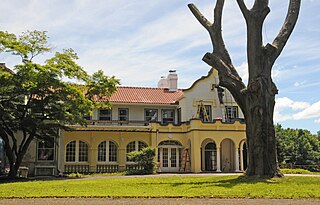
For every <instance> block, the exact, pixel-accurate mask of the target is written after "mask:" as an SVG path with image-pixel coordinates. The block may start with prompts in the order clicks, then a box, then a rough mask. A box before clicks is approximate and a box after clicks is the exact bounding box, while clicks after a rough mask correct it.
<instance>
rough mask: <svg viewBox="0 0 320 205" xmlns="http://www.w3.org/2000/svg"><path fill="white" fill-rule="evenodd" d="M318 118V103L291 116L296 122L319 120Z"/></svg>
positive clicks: (319, 110)
mask: <svg viewBox="0 0 320 205" xmlns="http://www.w3.org/2000/svg"><path fill="white" fill-rule="evenodd" d="M319 117H320V101H318V102H316V103H313V104H312V105H311V106H309V107H308V108H306V109H304V110H302V111H301V112H298V113H296V114H294V115H293V118H294V119H296V120H300V119H312V118H319Z"/></svg>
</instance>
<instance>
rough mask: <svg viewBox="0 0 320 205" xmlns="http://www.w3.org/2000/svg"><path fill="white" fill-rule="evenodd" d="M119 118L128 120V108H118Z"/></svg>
mask: <svg viewBox="0 0 320 205" xmlns="http://www.w3.org/2000/svg"><path fill="white" fill-rule="evenodd" d="M118 112H119V120H120V121H128V120H129V109H128V108H119V110H118Z"/></svg>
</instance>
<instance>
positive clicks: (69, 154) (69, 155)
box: [66, 141, 76, 162]
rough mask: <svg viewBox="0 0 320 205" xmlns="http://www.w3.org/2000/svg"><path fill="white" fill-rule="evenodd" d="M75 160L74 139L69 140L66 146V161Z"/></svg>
mask: <svg viewBox="0 0 320 205" xmlns="http://www.w3.org/2000/svg"><path fill="white" fill-rule="evenodd" d="M75 161H76V141H72V142H69V143H68V144H67V147H66V162H75Z"/></svg>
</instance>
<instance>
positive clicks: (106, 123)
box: [87, 120, 149, 126]
mask: <svg viewBox="0 0 320 205" xmlns="http://www.w3.org/2000/svg"><path fill="white" fill-rule="evenodd" d="M87 123H88V125H101V126H148V125H149V122H148V121H143V120H128V121H122V120H87Z"/></svg>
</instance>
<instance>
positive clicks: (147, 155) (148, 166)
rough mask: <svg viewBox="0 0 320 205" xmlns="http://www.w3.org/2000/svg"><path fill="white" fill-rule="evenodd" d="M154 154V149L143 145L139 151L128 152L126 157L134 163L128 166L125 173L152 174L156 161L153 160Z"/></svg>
mask: <svg viewBox="0 0 320 205" xmlns="http://www.w3.org/2000/svg"><path fill="white" fill-rule="evenodd" d="M155 155H156V152H155V149H153V148H151V147H145V148H143V149H142V150H141V151H133V152H130V153H129V155H128V157H129V159H130V160H132V161H134V162H135V164H134V165H131V166H129V168H128V170H127V171H126V174H127V175H132V174H152V173H153V172H154V170H155V166H156V163H155V162H154V161H153V158H154V157H155Z"/></svg>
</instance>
